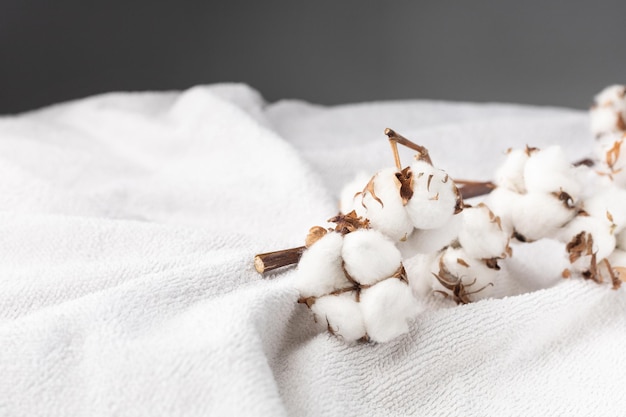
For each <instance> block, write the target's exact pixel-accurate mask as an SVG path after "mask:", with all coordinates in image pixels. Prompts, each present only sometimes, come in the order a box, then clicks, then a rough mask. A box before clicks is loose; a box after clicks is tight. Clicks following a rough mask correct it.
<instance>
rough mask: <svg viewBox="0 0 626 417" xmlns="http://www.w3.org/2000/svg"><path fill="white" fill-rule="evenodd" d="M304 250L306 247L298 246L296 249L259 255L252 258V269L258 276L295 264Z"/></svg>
mask: <svg viewBox="0 0 626 417" xmlns="http://www.w3.org/2000/svg"><path fill="white" fill-rule="evenodd" d="M305 249H306V246H299V247H297V248H291V249H283V250H279V251H275V252H268V253H261V254H259V255H256V256H255V257H254V268H255V269H256V270H257V272H258V273H259V274H263V273H265V272H269V271H273V270H275V269H278V268H282V267H283V266H288V265H293V264H297V263H298V262H299V261H300V258H301V257H302V254H303V253H304V250H305Z"/></svg>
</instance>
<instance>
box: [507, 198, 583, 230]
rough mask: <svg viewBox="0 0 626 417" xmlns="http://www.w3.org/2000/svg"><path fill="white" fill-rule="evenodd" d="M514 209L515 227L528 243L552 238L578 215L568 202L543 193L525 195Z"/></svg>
mask: <svg viewBox="0 0 626 417" xmlns="http://www.w3.org/2000/svg"><path fill="white" fill-rule="evenodd" d="M512 209H513V212H512V216H511V218H512V220H513V227H514V229H515V231H516V232H517V233H518V234H519V235H521V236H523V237H524V238H525V240H527V241H533V240H538V239H541V238H544V237H552V236H553V235H554V234H555V233H556V231H557V230H558V229H559V228H560V227H562V226H563V225H564V224H566V223H567V222H568V221H570V220H571V219H572V218H573V217H574V216H575V215H576V210H574V209H572V208H568V207H567V205H566V202H564V201H561V200H560V199H559V198H558V197H557V196H555V195H553V194H543V193H533V194H530V193H529V194H524V195H523V196H522V198H520V199H519V201H518V203H517V205H515V206H513V207H512Z"/></svg>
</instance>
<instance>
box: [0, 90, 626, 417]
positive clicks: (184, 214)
mask: <svg viewBox="0 0 626 417" xmlns="http://www.w3.org/2000/svg"><path fill="white" fill-rule="evenodd" d="M588 123H589V122H588V118H587V116H586V115H585V114H584V113H581V112H575V111H569V110H560V109H549V108H531V107H522V106H511V105H500V104H485V105H478V104H463V103H441V102H428V101H406V102H395V103H367V104H359V105H347V106H338V107H330V108H326V107H320V106H314V105H309V104H306V103H303V102H295V101H282V102H278V103H275V104H269V105H268V104H266V103H264V102H263V100H262V99H261V98H260V96H259V95H258V94H257V93H256V92H255V91H253V90H251V89H250V88H248V87H245V86H241V85H216V86H206V87H196V88H193V89H190V90H187V91H185V92H182V93H174V92H172V93H140V94H137V93H135V94H106V95H102V96H97V97H92V98H88V99H85V100H80V101H76V102H71V103H66V104H62V105H57V106H53V107H50V108H46V109H43V110H40V111H36V112H31V113H27V114H23V115H19V116H16V117H3V118H0V415H1V416H14V417H18V416H29V417H30V416H108V415H119V416H157V415H168V416H208V415H211V416H220V415H233V416H235V415H236V416H246V415H258V416H269V415H271V416H280V415H298V416H318V415H327V416H349V415H407V414H413V415H424V416H435V415H442V416H444V415H445V416H449V415H459V416H488V415H493V416H507V415H554V416H556V415H617V414H621V413H623V410H624V409H626V396H625V395H624V394H623V392H624V386H625V385H626V373H625V372H624V370H625V369H626V359H625V355H624V354H623V352H624V347H625V346H626V319H625V317H626V297H625V296H624V290H620V291H612V290H610V289H609V288H608V287H606V286H604V287H601V286H597V285H595V284H592V283H588V282H583V281H581V280H577V279H571V280H568V281H564V280H562V279H560V278H559V276H560V271H561V270H562V266H563V260H562V259H561V258H559V256H558V255H557V253H558V251H555V250H551V251H546V250H544V248H543V247H542V246H541V244H540V243H539V244H538V245H539V246H534V247H524V248H522V249H519V248H514V251H517V255H518V258H517V261H516V262H517V263H514V264H512V265H511V269H512V270H513V271H514V272H515V273H516V274H517V275H518V276H523V277H524V278H525V281H524V283H523V284H520V289H519V292H523V293H524V294H522V295H517V296H513V297H509V298H504V299H493V300H484V301H480V302H478V303H476V304H473V305H467V306H461V307H451V306H450V305H449V304H444V303H437V302H433V303H432V304H433V305H432V306H431V309H430V310H428V311H427V312H426V313H424V314H423V315H421V316H420V318H419V320H418V321H417V322H416V323H413V324H412V325H411V330H410V333H409V334H408V335H405V336H403V337H400V338H398V339H396V340H394V341H392V342H390V343H387V344H380V345H356V346H348V345H346V344H344V343H342V342H341V341H340V340H338V339H336V338H334V337H332V336H330V335H329V334H328V333H326V332H323V331H321V330H322V329H321V328H320V327H316V325H315V324H314V323H313V320H312V318H311V314H310V312H309V311H308V310H307V309H306V307H304V306H303V305H298V304H296V299H297V297H298V295H297V291H296V290H295V289H294V288H293V285H292V281H291V278H292V277H293V275H294V271H293V270H287V271H283V272H280V273H278V274H274V275H272V276H270V277H268V278H265V279H264V278H262V277H260V276H259V275H258V274H256V272H255V271H254V269H253V265H252V258H253V255H254V254H255V253H258V252H264V251H270V250H276V249H280V248H285V247H291V246H299V245H301V244H302V241H303V239H304V237H305V235H306V232H307V230H308V228H309V227H310V226H312V225H315V224H323V222H324V220H326V219H327V218H329V217H331V216H332V215H334V214H335V212H336V211H337V198H338V195H339V191H340V189H341V187H342V186H343V184H345V183H346V182H348V181H349V180H350V179H351V178H352V177H353V175H354V174H355V173H356V172H357V171H360V170H364V171H366V172H374V171H375V170H377V169H379V168H381V167H384V166H391V165H392V164H393V159H392V157H391V153H390V151H389V145H388V143H387V142H386V140H385V137H384V135H383V130H384V128H385V127H392V128H394V129H395V130H396V131H398V132H400V133H402V134H403V135H405V136H407V137H409V138H411V139H413V140H414V141H416V142H418V143H420V144H422V145H425V146H427V147H428V148H430V150H431V156H432V158H433V160H434V161H435V163H436V164H437V165H439V166H441V167H442V168H444V169H445V170H446V171H447V172H448V173H450V175H451V176H453V177H457V178H458V177H463V178H473V179H488V178H490V176H491V175H492V174H493V171H494V169H495V167H496V165H497V164H498V163H500V162H501V160H502V158H503V155H504V151H505V150H506V149H507V148H509V147H511V146H523V145H525V144H529V145H531V146H539V147H545V146H547V145H549V144H561V145H564V146H566V149H565V151H566V154H567V156H568V157H569V158H570V159H572V160H575V159H577V158H581V157H583V156H586V155H587V154H588V153H589V152H590V151H591V148H592V138H591V136H590V134H589V133H588V129H589V126H588ZM402 152H403V159H404V160H405V161H406V162H407V163H408V161H410V155H411V153H410V152H408V151H404V150H403V151H402ZM546 247H548V248H551V249H554V248H553V247H552V246H550V245H547V246H546ZM546 285H555V286H553V287H551V288H549V289H539V288H541V287H544V286H546Z"/></svg>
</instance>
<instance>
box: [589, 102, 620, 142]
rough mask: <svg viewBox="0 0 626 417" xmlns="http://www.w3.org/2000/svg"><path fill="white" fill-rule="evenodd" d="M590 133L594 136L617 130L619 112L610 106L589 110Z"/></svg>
mask: <svg viewBox="0 0 626 417" xmlns="http://www.w3.org/2000/svg"><path fill="white" fill-rule="evenodd" d="M589 115H590V117H591V133H593V134H594V135H595V136H600V135H605V134H607V133H614V132H616V131H618V130H619V129H618V126H617V125H618V120H619V114H618V113H617V112H616V111H615V110H614V109H613V108H612V107H596V108H593V109H591V111H590V112H589Z"/></svg>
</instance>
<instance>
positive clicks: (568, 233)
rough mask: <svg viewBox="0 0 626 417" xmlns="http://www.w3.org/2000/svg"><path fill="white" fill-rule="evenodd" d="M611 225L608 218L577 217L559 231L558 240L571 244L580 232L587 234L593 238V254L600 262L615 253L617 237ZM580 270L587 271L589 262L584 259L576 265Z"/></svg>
mask: <svg viewBox="0 0 626 417" xmlns="http://www.w3.org/2000/svg"><path fill="white" fill-rule="evenodd" d="M611 227H612V226H611V223H610V222H609V221H608V220H607V219H606V218H597V217H591V216H577V217H575V218H574V219H573V220H572V221H571V222H569V223H568V224H567V225H566V226H565V227H563V229H561V230H559V232H558V234H557V238H558V239H559V240H560V241H561V242H564V243H568V242H570V241H571V240H572V239H573V238H574V237H575V236H576V235H578V234H579V233H580V232H587V233H589V234H590V235H591V236H593V247H592V252H593V253H595V254H596V260H597V261H598V262H599V261H601V260H602V259H604V258H606V257H607V256H609V255H610V254H611V252H613V250H614V249H615V246H616V243H617V242H616V239H615V235H613V233H611ZM574 266H575V267H576V268H577V269H579V270H586V269H587V268H588V266H589V260H588V259H583V258H581V260H580V261H579V262H576V263H575V265H574Z"/></svg>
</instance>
